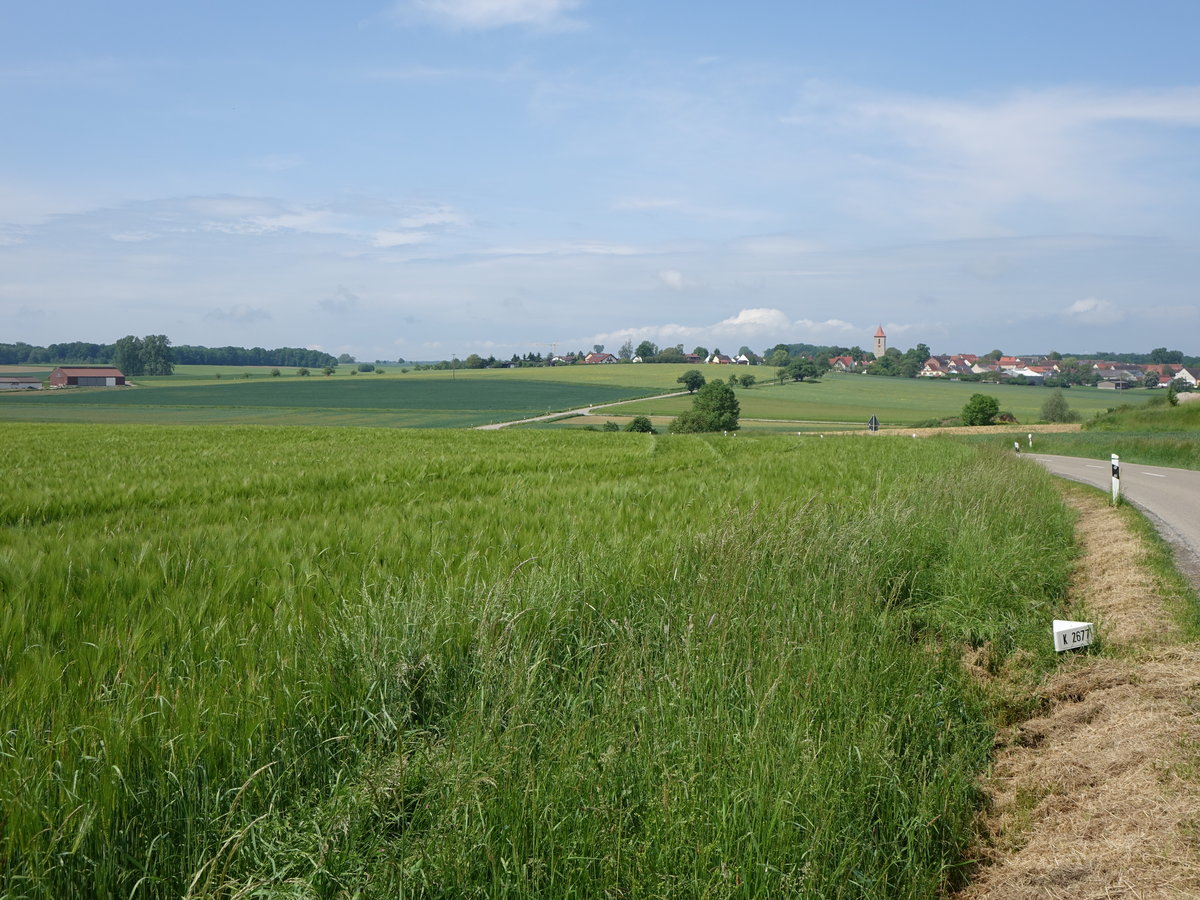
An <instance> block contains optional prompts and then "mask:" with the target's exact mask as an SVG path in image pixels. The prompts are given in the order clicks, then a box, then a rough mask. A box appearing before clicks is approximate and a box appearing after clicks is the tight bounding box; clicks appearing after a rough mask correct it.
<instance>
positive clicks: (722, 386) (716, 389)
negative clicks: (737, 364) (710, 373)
mask: <svg viewBox="0 0 1200 900" xmlns="http://www.w3.org/2000/svg"><path fill="white" fill-rule="evenodd" d="M741 411H742V410H741V405H740V404H739V403H738V400H737V397H736V396H735V395H734V393H733V388H731V387H730V386H729V385H727V384H726V383H725V382H723V381H722V380H721V379H719V378H716V379H713V380H712V381H710V382H709V383H708V384H706V385H704V387H702V388H700V390H698V391H697V392H696V396H695V397H694V398H693V399H692V408H691V409H689V410H687V411H686V412H684V413H681V414H680V415H679V416H678V417H677V418H676V419H675V421H673V422H672V423H671V431H672V432H674V433H676V434H689V433H696V432H704V431H736V430H737V428H738V416H739V415H741Z"/></svg>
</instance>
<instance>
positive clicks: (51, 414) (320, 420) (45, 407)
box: [0, 366, 652, 428]
mask: <svg viewBox="0 0 1200 900" xmlns="http://www.w3.org/2000/svg"><path fill="white" fill-rule="evenodd" d="M623 368H625V369H627V370H628V369H632V368H633V367H631V366H626V367H623ZM530 371H541V370H530ZM545 371H548V372H552V371H554V370H545ZM496 374H497V375H499V374H507V373H505V372H503V371H498V372H497V373H496ZM513 374H516V373H515V372H514V373H513ZM180 377H181V378H182V379H183V380H184V381H185V382H186V383H184V384H178V383H175V382H174V381H173V379H174V378H175V376H171V378H159V379H157V380H153V379H145V386H139V387H135V388H126V389H102V388H93V389H85V390H74V391H67V390H64V391H38V392H28V393H24V394H21V395H20V396H12V397H4V398H3V400H2V401H0V416H2V417H4V418H7V419H9V420H25V421H83V422H109V423H154V422H173V423H177V424H205V423H213V424H216V423H227V424H230V423H234V424H236V423H247V424H250V423H257V424H278V425H291V424H321V425H368V426H380V427H408V428H421V427H423V428H441V427H470V426H472V425H481V424H485V423H488V422H502V421H509V420H512V419H520V418H524V417H526V416H529V415H536V414H544V413H547V412H550V411H553V410H560V409H569V408H571V407H575V406H582V405H587V404H593V403H605V402H611V401H614V400H620V399H625V398H628V397H631V396H638V395H639V394H645V393H647V391H648V390H652V389H648V388H647V387H645V386H643V385H638V384H633V385H630V384H621V383H619V382H617V383H614V382H612V381H610V380H606V379H600V378H592V379H581V378H576V379H567V380H562V379H559V380H551V379H547V378H532V377H509V378H496V377H492V378H487V377H481V376H476V377H468V376H466V375H461V374H460V373H454V374H453V375H451V374H447V373H437V374H436V376H433V375H431V374H426V373H422V374H420V375H417V374H412V375H408V376H398V377H388V376H387V375H362V376H356V377H349V376H343V377H340V378H339V377H330V378H325V377H314V376H309V377H304V378H301V377H295V376H293V377H290V378H283V377H280V378H272V377H270V376H265V377H256V378H251V379H232V380H230V379H221V380H216V379H214V380H211V381H208V382H205V383H197V382H196V381H195V380H194V379H192V378H190V377H189V376H187V375H184V376H180Z"/></svg>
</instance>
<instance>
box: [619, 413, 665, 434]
mask: <svg viewBox="0 0 1200 900" xmlns="http://www.w3.org/2000/svg"><path fill="white" fill-rule="evenodd" d="M625 430H626V431H637V432H641V433H642V434H658V432H657V431H655V430H654V425H653V423H651V421H650V420H649V419H648V418H646V417H645V416H634V417H633V418H632V419H630V420H629V424H628V425H626V426H625Z"/></svg>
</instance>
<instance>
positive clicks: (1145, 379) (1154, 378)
mask: <svg viewBox="0 0 1200 900" xmlns="http://www.w3.org/2000/svg"><path fill="white" fill-rule="evenodd" d="M1158 382H1159V375H1158V373H1157V372H1155V371H1154V370H1153V369H1151V370H1150V371H1149V372H1147V373H1146V374H1145V375H1143V376H1142V387H1144V388H1156V387H1158Z"/></svg>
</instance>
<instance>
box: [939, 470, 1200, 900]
mask: <svg viewBox="0 0 1200 900" xmlns="http://www.w3.org/2000/svg"><path fill="white" fill-rule="evenodd" d="M1067 500H1068V502H1070V503H1071V504H1072V505H1073V506H1075V508H1076V509H1077V510H1078V512H1079V522H1078V527H1077V536H1078V541H1079V544H1080V551H1081V553H1080V560H1079V565H1078V569H1077V571H1076V575H1075V580H1074V584H1073V591H1072V594H1073V597H1074V598H1075V601H1076V603H1077V604H1079V607H1078V608H1077V609H1076V610H1075V611H1073V612H1072V614H1076V613H1078V611H1079V609H1083V610H1085V611H1086V614H1087V615H1090V616H1092V617H1094V619H1095V620H1096V621H1097V622H1098V623H1099V628H1098V631H1099V633H1100V635H1101V637H1102V639H1103V641H1104V645H1105V648H1106V651H1107V653H1108V655H1106V656H1103V657H1101V656H1082V655H1081V656H1076V657H1073V658H1070V659H1064V660H1063V664H1062V666H1061V668H1060V670H1059V671H1058V672H1057V673H1056V674H1055V675H1054V676H1053V677H1051V678H1050V679H1049V680H1048V681H1047V682H1046V683H1045V684H1044V685H1043V686H1042V688H1041V690H1040V692H1039V696H1040V699H1041V701H1042V702H1043V704H1044V708H1045V713H1044V714H1043V715H1041V716H1038V717H1036V718H1033V719H1030V720H1027V721H1025V722H1023V723H1021V724H1020V725H1017V726H1015V727H1013V728H1011V729H1009V730H1008V732H1007V733H1006V734H1005V735H1003V736H1002V738H1001V742H1000V746H999V749H998V755H997V760H996V763H995V766H994V769H993V771H992V773H991V776H990V778H989V779H988V781H987V783H986V785H985V787H986V790H987V792H988V794H989V797H990V812H989V814H988V816H987V818H986V820H985V822H984V823H983V825H984V827H983V833H984V839H985V845H984V846H982V847H981V848H980V850H979V855H980V857H981V859H982V862H983V865H982V866H981V868H980V870H979V871H978V872H977V874H976V877H975V879H974V881H973V883H972V885H971V886H970V887H969V888H968V889H967V890H966V891H964V892H963V893H962V894H960V895H959V896H960V900H983V898H987V900H1009V898H1018V897H1020V898H1028V897H1056V898H1080V900H1082V898H1093V897H1138V898H1148V897H1163V898H1176V897H1196V896H1200V841H1198V840H1197V834H1198V831H1200V828H1198V826H1200V814H1198V811H1200V647H1196V646H1194V645H1184V644H1181V643H1180V641H1181V640H1182V637H1181V632H1180V631H1179V629H1178V628H1177V626H1176V625H1175V624H1174V616H1173V614H1172V611H1171V610H1170V608H1169V607H1168V605H1167V604H1166V603H1164V601H1163V600H1162V599H1161V596H1160V594H1161V592H1160V590H1159V586H1158V585H1157V584H1156V583H1155V579H1154V577H1153V576H1152V575H1150V574H1148V573H1147V571H1146V567H1145V565H1144V562H1145V557H1146V554H1147V550H1146V546H1145V544H1144V542H1143V541H1142V540H1140V539H1139V538H1137V537H1136V536H1135V535H1134V534H1133V533H1132V532H1131V531H1130V529H1129V527H1128V525H1127V524H1126V522H1125V520H1124V513H1123V512H1122V511H1120V510H1116V509H1113V508H1112V507H1110V506H1108V505H1107V504H1106V503H1105V501H1104V500H1103V499H1102V498H1101V497H1100V495H1087V494H1083V493H1081V492H1079V491H1078V490H1068V491H1067ZM1114 651H1116V655H1115V656H1114V655H1113V654H1114Z"/></svg>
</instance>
